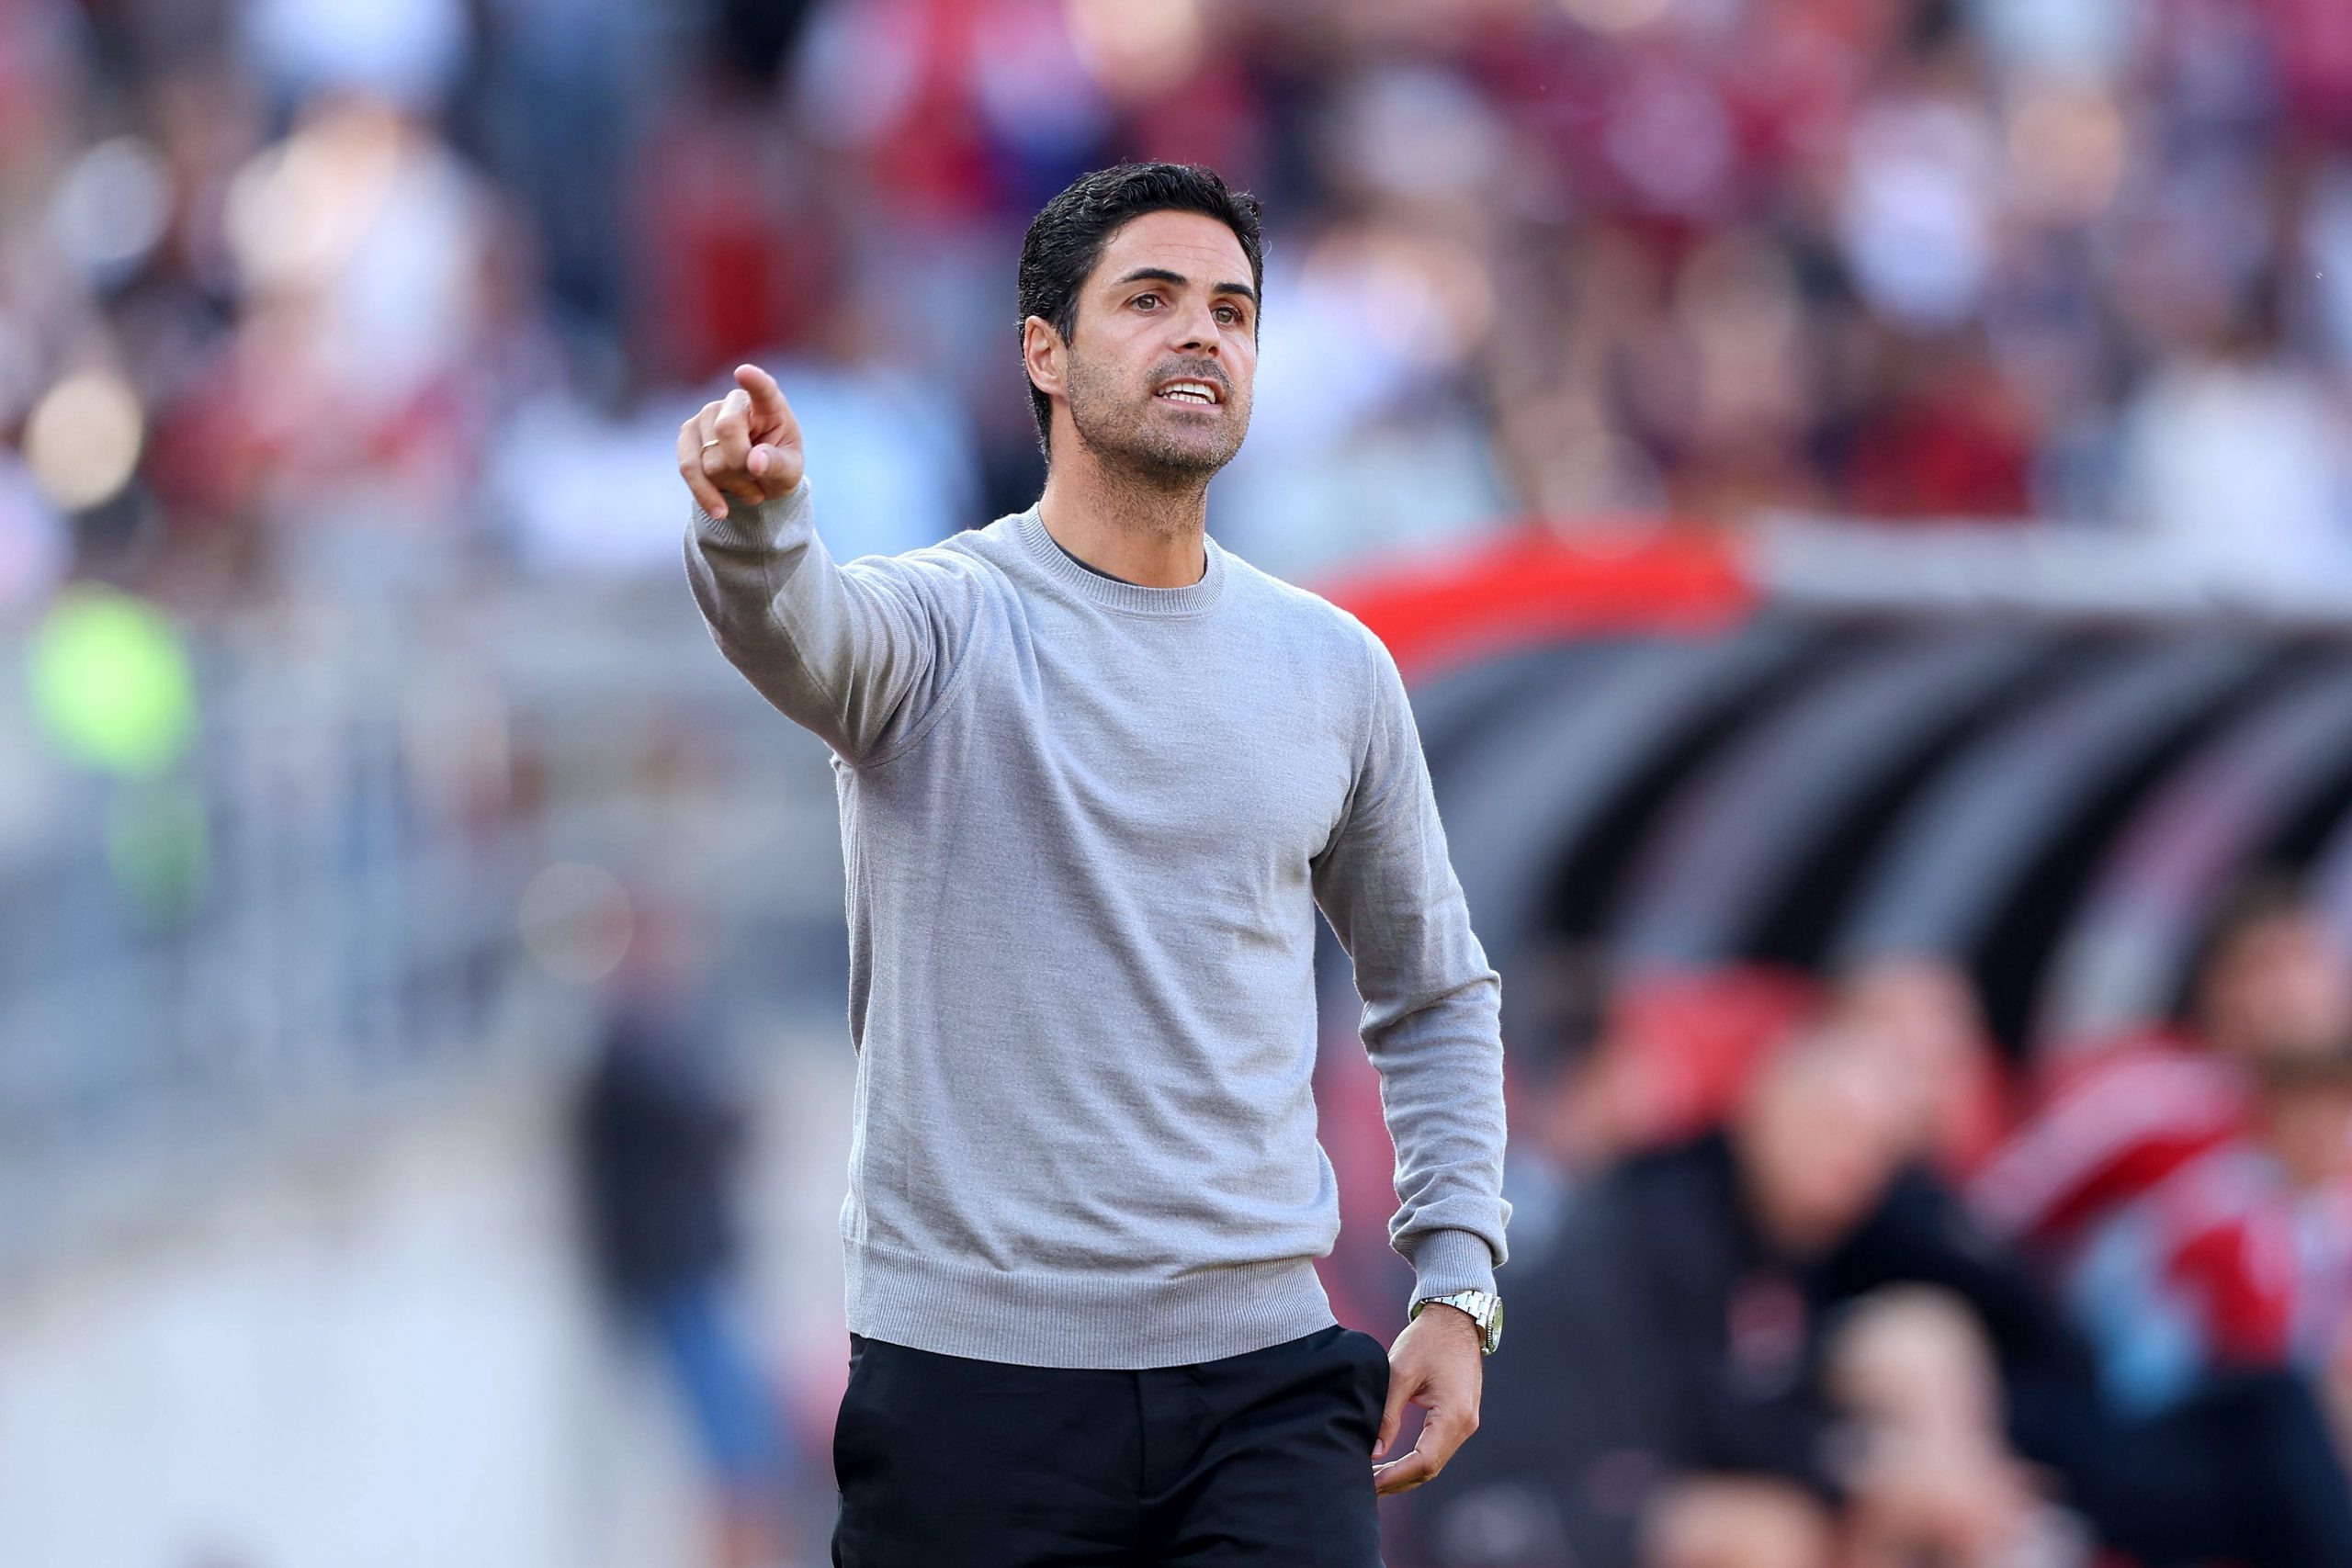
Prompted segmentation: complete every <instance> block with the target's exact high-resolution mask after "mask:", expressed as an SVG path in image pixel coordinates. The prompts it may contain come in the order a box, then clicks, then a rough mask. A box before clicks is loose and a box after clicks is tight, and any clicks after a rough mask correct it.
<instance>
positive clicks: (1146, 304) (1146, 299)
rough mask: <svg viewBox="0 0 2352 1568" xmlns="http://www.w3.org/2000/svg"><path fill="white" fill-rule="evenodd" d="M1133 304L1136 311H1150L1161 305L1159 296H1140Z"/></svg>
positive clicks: (1137, 296)
mask: <svg viewBox="0 0 2352 1568" xmlns="http://www.w3.org/2000/svg"><path fill="white" fill-rule="evenodd" d="M1131 302H1132V303H1133V304H1134V305H1135V306H1136V309H1138V310H1149V309H1151V308H1152V307H1153V306H1155V305H1157V304H1159V295H1157V294H1138V295H1136V297H1135V299H1134V300H1133V301H1131Z"/></svg>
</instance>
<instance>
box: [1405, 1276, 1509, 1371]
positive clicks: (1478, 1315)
mask: <svg viewBox="0 0 2352 1568" xmlns="http://www.w3.org/2000/svg"><path fill="white" fill-rule="evenodd" d="M1431 1302H1435V1303H1437V1304H1438V1305H1440V1306H1450V1307H1452V1308H1453V1310H1454V1311H1456V1312H1461V1313H1467V1314H1469V1316H1470V1321H1471V1322H1473V1323H1475V1324H1476V1325H1478V1348H1480V1349H1481V1350H1483V1351H1485V1352H1486V1353H1487V1355H1489V1356H1491V1355H1493V1354H1494V1353H1495V1347H1496V1346H1498V1345H1499V1344H1501V1343H1502V1342H1503V1299H1502V1297H1500V1296H1498V1295H1496V1294H1495V1293H1494V1292H1492V1291H1456V1292H1453V1294H1452V1295H1448V1296H1423V1297H1422V1298H1421V1299H1420V1300H1419V1301H1417V1302H1415V1303H1413V1310H1412V1311H1411V1312H1409V1313H1408V1314H1406V1318H1407V1321H1408V1322H1409V1321H1410V1320H1411V1319H1413V1318H1417V1317H1419V1316H1420V1315H1421V1309H1422V1308H1423V1307H1425V1306H1427V1305H1429V1304H1430V1303H1431Z"/></svg>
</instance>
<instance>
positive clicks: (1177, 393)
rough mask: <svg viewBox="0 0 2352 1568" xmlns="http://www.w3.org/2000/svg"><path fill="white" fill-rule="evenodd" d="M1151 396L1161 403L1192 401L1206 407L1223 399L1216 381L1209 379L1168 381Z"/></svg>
mask: <svg viewBox="0 0 2352 1568" xmlns="http://www.w3.org/2000/svg"><path fill="white" fill-rule="evenodd" d="M1152 396H1153V397H1155V398H1158V399H1159V400H1160V401H1161V402H1163V403H1194V404H1199V405H1203V406H1205V407H1208V408H1215V407H1216V405H1217V404H1219V403H1221V402H1223V401H1225V398H1224V396H1223V394H1221V393H1220V392H1219V391H1218V390H1217V389H1216V383H1214V382H1210V381H1170V382H1169V383H1168V385H1166V386H1164V387H1162V388H1160V389H1159V390H1158V391H1156V392H1154V393H1152Z"/></svg>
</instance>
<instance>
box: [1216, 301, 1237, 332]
mask: <svg viewBox="0 0 2352 1568" xmlns="http://www.w3.org/2000/svg"><path fill="white" fill-rule="evenodd" d="M1216 319H1217V320H1218V321H1223V322H1224V323H1225V324H1226V325H1227V326H1228V327H1238V326H1239V325H1240V324H1241V307H1240V306H1238V305H1219V306H1218V307H1217V308H1216Z"/></svg>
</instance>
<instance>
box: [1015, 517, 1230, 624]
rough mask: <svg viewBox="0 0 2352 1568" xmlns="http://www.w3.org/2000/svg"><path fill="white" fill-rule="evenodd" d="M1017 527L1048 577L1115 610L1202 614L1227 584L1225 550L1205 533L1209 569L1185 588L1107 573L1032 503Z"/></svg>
mask: <svg viewBox="0 0 2352 1568" xmlns="http://www.w3.org/2000/svg"><path fill="white" fill-rule="evenodd" d="M1013 532H1014V533H1015V534H1017V535H1019V536H1020V537H1021V543H1022V547H1023V548H1024V549H1026V550H1027V551H1028V552H1029V555H1030V557H1031V558H1033V559H1035V561H1036V562H1037V564H1038V565H1039V566H1040V567H1042V568H1044V569H1045V572H1046V576H1048V577H1050V578H1052V579H1053V580H1054V581H1056V582H1058V583H1060V584H1061V585H1062V586H1063V587H1065V588H1067V589H1069V591H1070V592H1073V593H1076V594H1077V595H1078V596H1079V597H1080V598H1082V599H1091V600H1092V601H1093V602H1094V603H1095V604H1104V605H1108V606H1109V607H1110V608H1112V609H1114V610H1125V611H1128V612H1130V613H1132V614H1136V615H1198V614H1199V613H1200V612H1202V611H1203V610H1205V609H1207V608H1208V607H1209V606H1210V605H1212V604H1216V600H1217V595H1218V594H1219V593H1220V592H1223V591H1224V588H1225V552H1224V551H1222V550H1220V549H1218V548H1217V546H1216V540H1215V539H1212V538H1209V537H1208V536H1206V535H1204V536H1202V539H1201V544H1202V549H1203V553H1204V555H1206V556H1207V558H1208V570H1206V571H1204V572H1203V573H1202V574H1201V580H1200V581H1198V582H1193V583H1187V584H1186V585H1185V586H1183V587H1182V588H1146V587H1144V586H1143V585H1142V584H1140V583H1136V582H1125V581H1121V580H1119V579H1118V578H1115V577H1106V576H1104V575H1103V573H1101V572H1099V571H1095V570H1091V568H1089V567H1088V566H1087V565H1086V564H1085V563H1084V562H1083V561H1080V559H1079V558H1077V557H1076V556H1073V555H1071V554H1070V553H1069V551H1068V550H1065V549H1064V548H1062V547H1061V544H1060V542H1059V541H1057V539H1056V538H1055V537H1054V536H1053V535H1051V534H1050V533H1047V532H1046V524H1045V520H1044V519H1043V518H1041V517H1039V516H1038V515H1037V509H1036V508H1035V507H1034V506H1033V507H1031V508H1030V509H1029V510H1028V511H1026V512H1024V513H1022V514H1021V515H1020V517H1019V518H1017V519H1016V520H1015V521H1014V523H1013Z"/></svg>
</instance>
